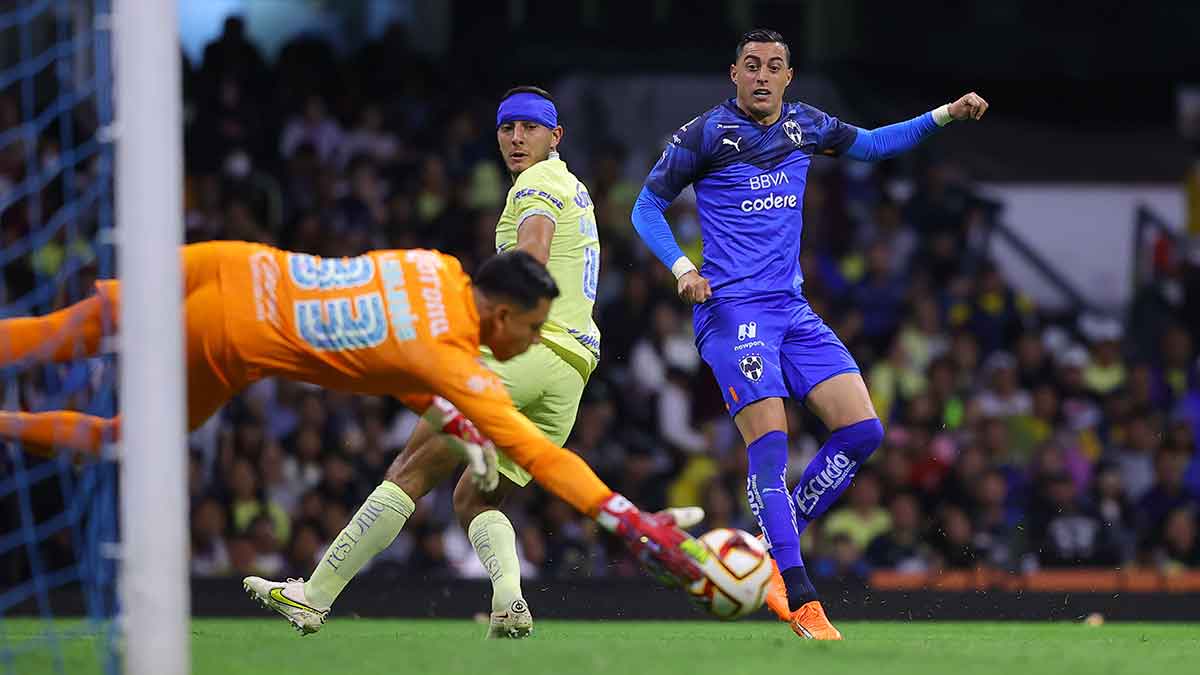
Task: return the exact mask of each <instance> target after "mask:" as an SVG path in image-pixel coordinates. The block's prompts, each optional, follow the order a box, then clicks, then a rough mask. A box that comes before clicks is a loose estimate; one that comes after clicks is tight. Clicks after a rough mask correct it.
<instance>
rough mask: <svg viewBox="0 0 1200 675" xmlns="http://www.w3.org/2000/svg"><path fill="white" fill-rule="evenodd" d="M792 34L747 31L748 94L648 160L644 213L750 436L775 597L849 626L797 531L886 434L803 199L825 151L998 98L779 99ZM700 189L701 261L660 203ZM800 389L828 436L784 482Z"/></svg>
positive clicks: (788, 75)
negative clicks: (891, 102) (834, 110)
mask: <svg viewBox="0 0 1200 675" xmlns="http://www.w3.org/2000/svg"><path fill="white" fill-rule="evenodd" d="M790 57H791V54H790V50H789V49H788V46H787V44H786V43H785V42H784V40H783V37H782V36H781V35H780V34H779V33H776V32H775V31H771V30H755V31H752V32H750V33H747V34H746V35H745V36H744V37H742V39H741V41H739V42H738V45H737V51H736V56H735V60H734V63H733V65H731V66H730V68H729V77H730V79H731V80H733V82H734V84H735V85H736V87H737V95H736V96H735V97H734V98H731V99H729V100H727V101H725V102H723V103H721V104H720V105H718V106H716V107H714V108H712V109H710V110H708V111H707V112H705V113H703V114H701V115H699V116H698V117H695V118H694V119H692V120H691V121H690V122H688V123H687V124H684V125H683V126H682V127H680V128H679V130H678V131H676V132H675V133H674V134H673V135H672V136H671V139H670V143H669V144H668V145H667V149H666V150H665V151H664V152H663V155H662V158H661V159H659V161H658V163H657V164H656V165H655V166H654V168H653V169H652V170H651V171H650V175H649V176H648V177H647V178H646V184H645V187H644V188H643V189H642V192H641V194H640V195H639V196H638V199H637V202H636V204H635V205H634V208H633V224H634V227H635V228H636V229H637V232H638V234H639V235H640V236H641V237H642V239H643V240H644V241H645V242H646V244H647V245H648V246H649V247H650V249H651V250H652V251H654V253H655V255H656V256H657V257H658V259H659V260H661V261H662V263H663V264H664V265H666V266H667V267H670V268H671V271H672V272H674V274H675V277H676V279H678V290H679V295H680V297H681V298H683V299H684V300H685V301H687V302H690V303H694V304H695V309H694V314H693V321H694V325H695V331H696V347H697V348H698V349H699V350H700V354H701V356H702V357H703V358H704V360H705V361H706V362H707V363H708V364H709V366H710V367H711V368H712V370H713V373H714V374H715V375H716V378H717V382H718V383H719V384H720V386H721V392H722V395H723V396H724V397H725V402H726V404H727V405H728V407H729V413H730V414H731V415H732V416H733V419H734V422H735V424H737V427H738V430H739V431H740V432H741V434H742V438H743V440H744V441H745V442H746V446H747V454H748V456H749V475H748V476H747V480H746V494H747V497H748V498H749V500H750V508H751V510H752V511H753V512H754V514H755V516H756V517H757V518H758V523H759V526H760V527H761V528H762V532H763V536H764V539H765V540H766V543H767V545H768V546H769V547H770V549H771V556H772V558H774V561H775V563H776V565H777V567H778V570H779V572H780V574H779V575H777V576H776V577H775V579H774V580H773V582H772V589H771V593H770V595H769V597H768V604H769V605H770V606H771V609H772V610H773V611H774V612H775V613H776V614H777V615H778V616H779V617H780V619H782V620H784V621H787V622H788V623H789V624H790V625H791V627H792V630H794V631H795V632H796V634H797V635H799V636H801V637H804V638H812V639H819V640H839V639H841V637H842V635H841V633H840V632H839V631H838V630H837V628H835V627H834V626H833V625H832V624H831V623H830V622H829V619H828V618H827V617H826V615H825V610H824V608H823V607H822V606H821V603H820V601H819V600H818V598H817V593H816V590H815V589H814V588H813V585H812V582H811V581H810V580H809V578H808V574H807V572H806V571H805V568H804V562H803V559H802V558H801V555H800V533H802V532H803V531H804V528H805V527H807V525H808V523H810V522H812V520H813V519H815V518H817V517H819V516H820V515H821V514H822V513H824V512H825V511H826V510H828V509H829V507H830V505H831V504H833V502H834V501H836V500H837V498H838V496H839V495H841V493H842V492H844V491H845V490H846V488H847V487H848V486H849V484H850V481H851V480H853V478H854V475H855V473H856V472H857V470H858V468H859V467H860V466H861V465H862V464H863V462H865V461H866V460H867V458H868V457H869V456H870V455H871V453H872V452H874V451H875V448H876V447H878V446H879V444H880V442H881V441H882V439H883V425H882V424H881V423H880V421H879V418H878V416H877V415H876V413H875V409H874V408H873V407H872V405H871V399H870V397H869V396H868V395H867V388H866V385H865V384H864V383H863V379H862V376H861V375H860V373H859V369H858V366H857V364H855V362H854V359H853V358H852V357H851V356H850V353H849V352H848V351H847V350H846V348H845V346H843V345H842V343H841V341H840V340H839V339H838V338H837V336H836V335H834V333H833V331H831V330H830V329H829V328H828V327H827V326H826V325H825V322H824V321H822V320H821V318H820V317H819V316H817V315H816V314H815V313H814V312H813V311H812V309H811V308H810V307H809V306H808V303H807V301H805V299H804V295H803V293H802V290H801V284H802V282H803V277H802V275H801V271H800V260H799V259H800V231H801V228H802V218H801V208H802V206H803V204H804V184H805V179H806V176H807V174H808V167H809V164H810V163H811V162H812V158H813V156H815V155H843V156H846V157H850V158H853V159H858V160H865V161H871V160H878V159H884V158H886V157H891V156H893V155H895V154H898V153H901V152H904V151H906V150H908V149H910V148H912V147H914V146H916V145H917V144H918V143H919V142H921V140H923V139H925V138H927V137H928V136H930V135H932V134H933V133H934V132H935V131H937V130H938V129H939V128H940V127H943V126H945V125H947V124H949V123H950V122H951V121H953V120H967V119H973V120H977V119H979V118H981V117H982V116H983V114H984V112H985V111H986V110H987V107H988V104H987V102H986V101H984V100H983V98H981V97H980V96H978V95H977V94H975V93H970V94H967V95H965V96H963V97H962V98H960V99H958V100H956V101H954V102H953V103H950V104H947V105H943V106H940V107H938V108H936V109H934V110H932V111H930V112H927V113H924V114H922V115H920V116H919V117H915V118H913V119H911V120H908V121H906V122H900V123H898V124H892V125H889V126H886V127H881V128H878V129H873V130H869V131H868V130H866V129H860V128H858V127H855V126H852V125H849V124H846V123H844V122H841V121H840V120H838V119H837V118H834V117H831V116H829V115H827V114H825V113H823V112H821V111H820V110H817V109H816V108H813V107H811V106H808V105H805V104H804V103H799V102H796V103H784V101H783V93H784V90H785V89H786V88H787V86H788V84H789V83H791V81H792V68H791V65H790V63H791V58H790ZM689 184H691V185H692V186H693V187H694V189H695V191H696V206H697V210H698V211H699V216H700V227H701V232H702V237H703V242H704V263H703V266H702V267H701V269H699V270H697V269H696V266H695V265H694V264H693V263H692V261H691V260H689V259H688V258H687V256H685V255H684V254H683V251H681V250H680V248H679V245H678V244H677V243H676V241H675V237H674V235H673V234H672V233H671V229H670V226H669V225H668V224H667V221H666V219H665V218H664V217H663V212H664V211H665V210H666V208H667V206H669V205H670V203H671V201H672V200H674V199H675V197H676V196H678V195H679V193H680V191H681V190H683V188H685V187H686V186H687V185H689ZM785 397H791V398H795V399H798V400H802V401H804V402H805V404H806V405H807V406H808V407H809V409H811V410H812V411H813V412H814V413H815V414H816V415H817V416H818V417H820V418H821V421H822V422H824V424H825V426H826V427H827V428H828V429H830V430H832V433H831V435H830V436H829V439H828V440H827V441H826V443H825V445H824V446H822V448H821V450H820V452H819V453H818V455H817V456H816V457H815V458H814V459H813V460H812V462H811V463H810V464H809V465H808V467H807V468H806V469H805V471H804V475H803V477H802V478H801V479H800V482H799V484H798V485H797V486H796V489H795V491H794V492H793V493H792V494H791V495H789V494H788V489H787V485H786V484H785V482H784V476H785V472H786V468H787V466H786V463H787V419H786V417H785V413H784V406H783V399H784V398H785Z"/></svg>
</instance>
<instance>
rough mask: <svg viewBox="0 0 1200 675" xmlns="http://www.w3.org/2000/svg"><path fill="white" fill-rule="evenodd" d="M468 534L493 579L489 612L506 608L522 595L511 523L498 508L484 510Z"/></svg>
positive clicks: (519, 568)
mask: <svg viewBox="0 0 1200 675" xmlns="http://www.w3.org/2000/svg"><path fill="white" fill-rule="evenodd" d="M467 537H468V538H469V539H470V540H471V545H472V546H474V547H475V553H476V554H477V555H478V556H479V562H481V563H483V568H484V569H485V570H487V572H488V575H489V576H491V578H492V611H493V612H502V611H504V610H507V609H508V607H509V605H511V604H512V602H513V600H516V599H518V598H520V597H521V561H520V560H519V559H518V558H517V533H516V532H515V531H514V530H513V526H512V523H511V522H509V520H508V517H507V516H505V515H504V514H503V513H501V512H499V511H484V512H483V513H481V514H479V515H477V516H475V518H474V519H473V520H472V521H471V524H470V526H469V527H467Z"/></svg>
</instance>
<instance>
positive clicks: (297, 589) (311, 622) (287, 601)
mask: <svg viewBox="0 0 1200 675" xmlns="http://www.w3.org/2000/svg"><path fill="white" fill-rule="evenodd" d="M242 588H244V589H246V594H247V595H249V596H250V598H251V599H253V600H254V601H256V602H258V604H260V605H262V606H263V607H266V608H267V609H273V610H275V611H276V612H279V613H280V614H281V615H283V618H285V619H287V620H288V623H290V624H292V627H293V628H295V629H296V630H297V631H299V633H300V634H301V635H308V634H310V633H315V632H317V631H319V630H321V626H323V625H325V618H326V617H328V616H329V608H328V607H326V608H325V609H318V608H316V607H313V606H311V605H309V604H308V600H306V599H305V598H304V580H303V579H288V580H287V581H286V582H284V581H269V580H267V579H263V578H262V577H246V578H245V579H242Z"/></svg>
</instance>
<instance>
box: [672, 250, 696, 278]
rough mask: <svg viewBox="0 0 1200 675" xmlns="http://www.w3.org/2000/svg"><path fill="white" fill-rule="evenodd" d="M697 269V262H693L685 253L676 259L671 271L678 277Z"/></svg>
mask: <svg viewBox="0 0 1200 675" xmlns="http://www.w3.org/2000/svg"><path fill="white" fill-rule="evenodd" d="M695 271H696V265H695V263H693V262H692V261H691V260H688V257H687V256H685V255H681V256H679V259H678V260H676V261H675V264H674V265H671V273H672V274H674V275H675V278H676V279H678V278H679V277H681V276H683V275H685V274H687V273H688V272H695Z"/></svg>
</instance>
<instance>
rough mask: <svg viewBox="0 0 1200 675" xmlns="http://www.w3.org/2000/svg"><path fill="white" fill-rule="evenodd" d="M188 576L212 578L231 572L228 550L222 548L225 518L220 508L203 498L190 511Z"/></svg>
mask: <svg viewBox="0 0 1200 675" xmlns="http://www.w3.org/2000/svg"><path fill="white" fill-rule="evenodd" d="M191 520H192V566H191V569H192V574H193V575H195V576H198V577H215V576H222V575H225V574H228V573H229V571H230V570H231V569H232V567H231V562H230V558H229V550H228V548H227V547H226V545H225V532H226V529H227V528H228V515H227V514H226V512H225V507H224V505H222V504H221V502H220V501H219V500H217V499H215V498H213V497H206V498H204V499H202V500H201V501H200V503H199V504H197V505H196V507H195V508H194V509H192V518H191Z"/></svg>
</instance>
